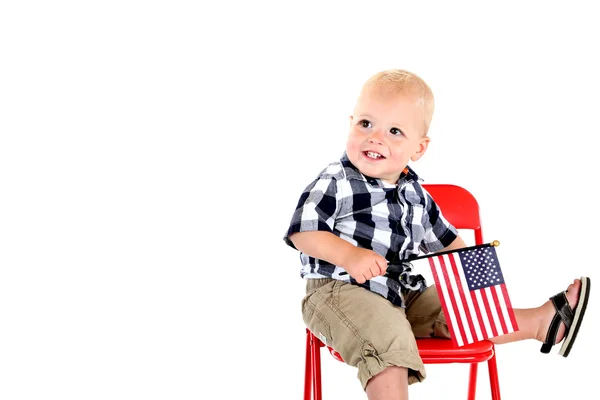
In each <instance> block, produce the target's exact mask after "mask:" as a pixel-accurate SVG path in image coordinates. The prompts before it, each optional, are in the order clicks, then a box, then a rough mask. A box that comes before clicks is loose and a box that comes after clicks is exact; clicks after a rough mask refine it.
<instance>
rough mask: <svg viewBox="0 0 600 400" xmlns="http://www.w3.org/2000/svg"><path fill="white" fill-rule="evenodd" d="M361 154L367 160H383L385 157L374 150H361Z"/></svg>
mask: <svg viewBox="0 0 600 400" xmlns="http://www.w3.org/2000/svg"><path fill="white" fill-rule="evenodd" d="M363 155H364V156H365V157H366V158H368V159H369V160H385V157H384V156H382V155H381V154H379V153H377V152H375V151H369V150H368V151H363Z"/></svg>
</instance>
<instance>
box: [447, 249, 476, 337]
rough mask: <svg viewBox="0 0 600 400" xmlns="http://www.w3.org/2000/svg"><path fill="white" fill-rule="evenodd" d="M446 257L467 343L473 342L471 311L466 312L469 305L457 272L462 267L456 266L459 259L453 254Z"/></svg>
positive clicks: (473, 328) (473, 330) (473, 332)
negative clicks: (450, 269)
mask: <svg viewBox="0 0 600 400" xmlns="http://www.w3.org/2000/svg"><path fill="white" fill-rule="evenodd" d="M446 257H448V260H449V262H450V266H451V267H452V278H453V281H454V285H455V286H456V292H457V293H458V297H459V299H460V304H461V306H462V308H463V309H462V313H461V317H462V321H463V326H464V329H465V331H466V333H467V339H468V343H473V342H475V339H474V337H475V336H476V335H475V327H474V326H473V320H472V319H471V313H470V312H466V311H467V310H466V309H467V308H468V306H469V305H468V303H467V299H466V297H465V290H464V288H463V286H462V283H461V279H460V273H459V272H458V270H459V269H462V267H461V268H457V266H456V263H457V262H458V263H459V264H460V259H459V258H457V257H455V255H454V254H448V255H447V256H446Z"/></svg>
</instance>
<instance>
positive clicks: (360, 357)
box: [302, 279, 450, 389]
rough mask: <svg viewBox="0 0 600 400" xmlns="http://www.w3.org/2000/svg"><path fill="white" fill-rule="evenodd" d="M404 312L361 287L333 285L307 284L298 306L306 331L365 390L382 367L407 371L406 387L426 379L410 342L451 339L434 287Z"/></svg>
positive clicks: (410, 300) (410, 298) (410, 299)
mask: <svg viewBox="0 0 600 400" xmlns="http://www.w3.org/2000/svg"><path fill="white" fill-rule="evenodd" d="M405 303H406V309H404V308H401V307H398V306H395V305H394V304H392V303H391V302H390V301H389V300H387V299H386V298H384V297H383V296H381V295H379V294H377V293H373V292H371V291H369V290H367V289H365V288H362V287H360V286H356V285H352V284H350V283H346V282H342V281H339V280H334V279H309V280H308V281H307V285H306V297H305V298H304V299H303V300H302V316H303V318H304V323H305V324H306V326H307V327H308V329H309V330H310V331H311V332H313V333H314V334H315V335H316V336H317V337H319V338H320V339H321V340H322V341H323V342H324V343H325V344H326V345H328V346H330V347H332V348H333V349H335V350H336V351H337V352H338V353H340V355H341V356H342V359H343V360H344V361H345V362H346V363H347V364H349V365H352V366H354V367H357V368H358V379H359V380H360V382H361V384H362V387H363V389H366V387H367V382H368V381H369V379H371V378H372V377H374V376H375V375H377V374H378V373H380V372H382V371H383V370H384V369H385V368H386V367H389V366H398V367H404V368H407V369H408V382H409V384H412V383H415V382H420V381H422V380H423V379H425V376H426V374H425V366H424V365H423V361H422V360H421V357H420V356H419V351H418V348H417V343H416V341H415V337H430V336H436V337H442V338H450V334H449V332H448V326H447V324H446V319H445V318H444V313H443V311H442V307H441V305H440V301H439V298H438V295H437V292H436V289H435V286H430V287H429V288H427V289H426V290H425V291H424V292H423V293H420V294H419V293H418V292H413V293H410V294H409V295H407V296H406V298H405Z"/></svg>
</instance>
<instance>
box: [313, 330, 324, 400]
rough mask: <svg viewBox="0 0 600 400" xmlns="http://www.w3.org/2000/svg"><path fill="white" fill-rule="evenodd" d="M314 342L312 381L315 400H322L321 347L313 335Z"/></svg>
mask: <svg viewBox="0 0 600 400" xmlns="http://www.w3.org/2000/svg"><path fill="white" fill-rule="evenodd" d="M311 340H312V346H311V348H312V381H313V396H314V400H322V398H321V346H319V343H317V342H316V341H317V338H315V337H314V335H312V334H311Z"/></svg>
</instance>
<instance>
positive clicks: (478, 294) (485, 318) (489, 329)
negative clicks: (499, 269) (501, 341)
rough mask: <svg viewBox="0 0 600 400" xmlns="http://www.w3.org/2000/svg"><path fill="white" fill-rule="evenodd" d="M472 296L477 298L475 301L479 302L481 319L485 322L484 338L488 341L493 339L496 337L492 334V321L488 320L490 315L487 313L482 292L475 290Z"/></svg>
mask: <svg viewBox="0 0 600 400" xmlns="http://www.w3.org/2000/svg"><path fill="white" fill-rule="evenodd" d="M471 293H472V296H475V299H476V300H477V307H478V310H479V315H480V316H481V319H482V320H483V326H484V327H485V333H484V338H485V339H488V338H491V337H494V333H493V332H492V327H491V325H490V320H489V318H488V314H487V312H486V311H485V306H484V304H483V298H482V297H481V292H480V291H479V290H473V291H471Z"/></svg>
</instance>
